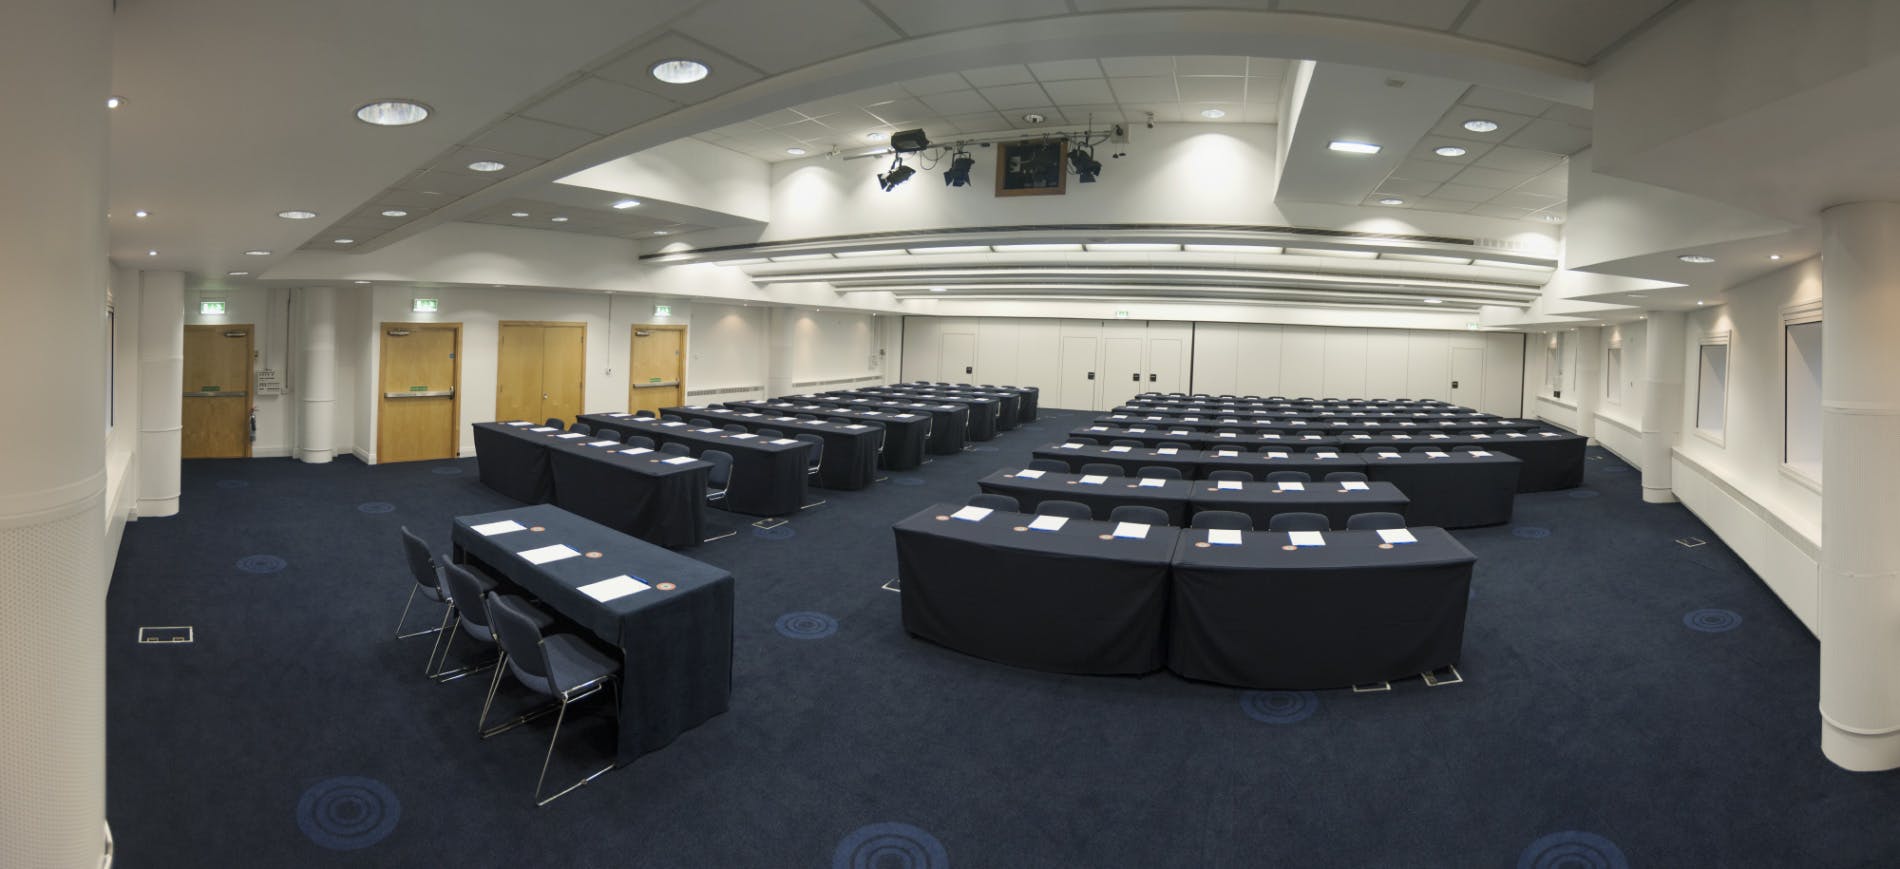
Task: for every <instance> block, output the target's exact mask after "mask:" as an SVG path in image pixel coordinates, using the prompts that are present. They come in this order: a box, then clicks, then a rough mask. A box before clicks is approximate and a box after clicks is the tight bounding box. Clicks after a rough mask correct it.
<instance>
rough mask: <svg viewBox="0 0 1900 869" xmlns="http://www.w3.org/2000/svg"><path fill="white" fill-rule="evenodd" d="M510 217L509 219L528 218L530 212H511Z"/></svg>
mask: <svg viewBox="0 0 1900 869" xmlns="http://www.w3.org/2000/svg"><path fill="white" fill-rule="evenodd" d="M508 216H509V217H527V216H528V212H526V211H510V212H508Z"/></svg>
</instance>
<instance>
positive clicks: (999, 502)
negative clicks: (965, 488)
mask: <svg viewBox="0 0 1900 869" xmlns="http://www.w3.org/2000/svg"><path fill="white" fill-rule="evenodd" d="M965 503H967V504H969V505H970V506H972V507H988V508H990V509H991V510H1003V511H1007V512H1010V513H1021V512H1022V511H1023V505H1022V504H1020V503H1018V502H1017V501H1016V499H1015V498H1011V497H1010V496H1008V495H992V494H990V493H988V492H985V493H983V494H981V495H971V496H970V500H969V501H967V502H965Z"/></svg>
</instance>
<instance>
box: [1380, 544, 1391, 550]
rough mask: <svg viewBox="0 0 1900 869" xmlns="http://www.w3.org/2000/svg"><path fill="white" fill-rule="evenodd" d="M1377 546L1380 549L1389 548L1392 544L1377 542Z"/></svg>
mask: <svg viewBox="0 0 1900 869" xmlns="http://www.w3.org/2000/svg"><path fill="white" fill-rule="evenodd" d="M1379 548H1380V549H1391V548H1392V544H1390V543H1381V544H1379Z"/></svg>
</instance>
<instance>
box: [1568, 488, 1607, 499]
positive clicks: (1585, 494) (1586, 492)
mask: <svg viewBox="0 0 1900 869" xmlns="http://www.w3.org/2000/svg"><path fill="white" fill-rule="evenodd" d="M1566 494H1568V495H1569V496H1570V497H1572V498H1575V499H1577V500H1579V501H1581V500H1583V499H1585V498H1595V497H1596V496H1598V495H1601V494H1603V493H1602V492H1599V491H1597V490H1595V489H1571V490H1570V491H1569V492H1568V493H1566Z"/></svg>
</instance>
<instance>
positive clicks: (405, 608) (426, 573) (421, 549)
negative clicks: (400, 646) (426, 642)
mask: <svg viewBox="0 0 1900 869" xmlns="http://www.w3.org/2000/svg"><path fill="white" fill-rule="evenodd" d="M402 550H403V556H404V557H405V558H407V559H408V561H409V575H410V577H411V578H412V579H413V580H414V582H412V583H410V585H409V599H408V600H407V601H405V602H404V603H403V605H402V615H401V616H399V617H398V618H397V619H396V639H398V640H406V639H409V638H410V637H420V636H422V635H424V634H435V635H436V638H435V644H434V645H431V646H430V647H429V660H428V662H427V663H424V664H423V665H422V672H424V673H427V672H429V668H430V667H432V666H434V665H435V652H436V648H437V647H438V646H440V645H441V643H442V636H441V635H442V632H443V629H445V628H447V627H448V624H449V613H450V612H453V611H454V610H453V607H450V606H449V600H448V596H447V595H445V594H443V592H442V567H441V565H439V564H437V563H436V560H435V556H433V555H431V554H429V545H428V544H427V543H424V542H422V538H420V537H417V536H416V535H415V533H414V532H412V531H410V530H409V528H408V526H406V525H405V526H403V528H402ZM417 592H421V593H422V596H423V597H425V598H428V599H429V600H432V601H435V602H436V603H439V604H442V605H443V606H444V607H445V608H444V609H443V611H442V623H441V624H439V625H436V626H435V627H433V628H430V629H428V630H426V631H410V632H409V633H406V634H405V633H403V632H402V626H403V624H404V623H406V622H408V621H409V608H410V607H411V606H413V605H415V602H416V593H417Z"/></svg>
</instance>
